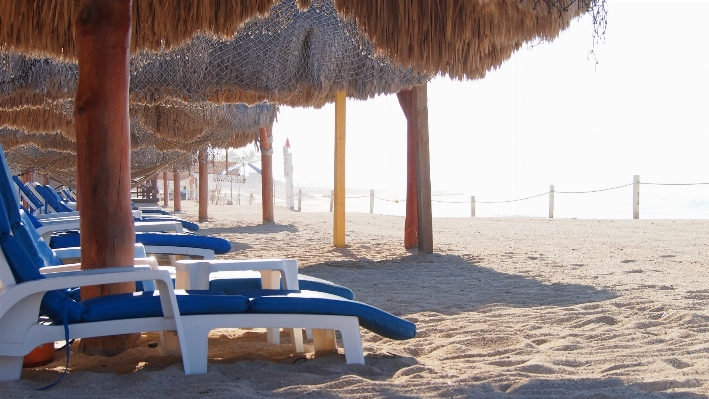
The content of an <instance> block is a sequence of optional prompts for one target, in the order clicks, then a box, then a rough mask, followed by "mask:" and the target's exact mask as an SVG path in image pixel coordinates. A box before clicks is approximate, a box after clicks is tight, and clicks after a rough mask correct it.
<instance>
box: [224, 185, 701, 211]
mask: <svg viewBox="0 0 709 399" xmlns="http://www.w3.org/2000/svg"><path fill="white" fill-rule="evenodd" d="M641 185H652V186H699V185H709V183H703V182H702V183H657V182H641V181H640V176H639V175H635V176H633V183H628V184H623V185H620V186H615V187H609V188H602V189H595V190H586V191H557V190H555V189H554V186H553V185H551V186H549V190H548V191H545V192H543V193H539V194H536V195H531V196H528V197H524V198H516V199H509V200H500V201H478V200H476V197H475V196H471V197H470V200H469V201H448V200H441V199H431V202H436V203H442V204H468V203H469V204H470V216H471V217H475V211H476V205H477V204H485V205H494V204H505V203H513V202H519V201H526V200H530V199H533V198H538V197H542V196H548V197H549V218H553V217H554V196H555V195H556V194H592V193H599V192H605V191H611V190H618V189H621V188H626V187H631V186H632V190H633V219H639V218H640V186H641ZM273 192H274V196H273V197H274V201H275V200H276V199H280V200H287V199H289V198H297V207H294V208H293V210H297V211H301V202H302V196H303V190H302V189H299V190H298V192H297V193H296V194H293V195H292V196H278V195H276V194H275V193H276V190H275V189H274V191H273ZM225 197H226V195H225ZM234 197H236V200H234V201H233V202H234V203H237V202H238V203H241V200H242V198H245V199H248V203H249V205H251V204H254V203H256V200H255V197H254V195H253V194H248V195H247V194H245V193H240V194H239V195H234ZM323 198H327V196H324V197H323ZM345 198H346V199H363V198H369V200H370V201H369V205H370V206H369V213H371V214H373V213H374V205H375V200H379V201H384V202H388V203H395V204H398V203H405V202H406V199H405V198H403V199H398V198H385V197H382V196H378V195H375V193H374V190H370V193H369V195H346V196H345ZM329 199H330V212H332V211H333V205H334V190H331V191H330V195H329ZM708 200H709V199H708ZM221 202H222V203H223V202H224V200H223V201H221ZM230 202H231V201H230Z"/></svg>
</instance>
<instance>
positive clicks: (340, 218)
mask: <svg viewBox="0 0 709 399" xmlns="http://www.w3.org/2000/svg"><path fill="white" fill-rule="evenodd" d="M346 94H347V93H346V92H344V91H338V92H337V93H335V200H334V202H335V205H334V208H333V223H332V227H333V235H332V242H333V245H334V246H335V247H337V248H344V247H345V126H346V113H347V106H346V103H347V95H346Z"/></svg>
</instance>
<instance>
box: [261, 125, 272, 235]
mask: <svg viewBox="0 0 709 399" xmlns="http://www.w3.org/2000/svg"><path fill="white" fill-rule="evenodd" d="M258 132H259V137H260V138H261V198H262V204H261V206H262V209H263V222H264V223H273V222H275V218H274V215H273V202H274V201H273V195H274V190H273V148H272V146H271V144H272V141H273V136H272V135H271V129H270V128H268V129H267V128H265V127H260V128H258Z"/></svg>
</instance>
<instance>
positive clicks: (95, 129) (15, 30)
mask: <svg viewBox="0 0 709 399" xmlns="http://www.w3.org/2000/svg"><path fill="white" fill-rule="evenodd" d="M271 3H272V1H271V0H193V1H180V2H177V1H173V0H157V1H149V2H145V1H135V2H131V1H130V0H115V1H103V0H81V1H65V0H34V1H22V2H21V1H11V2H2V3H0V43H2V44H3V46H4V47H6V48H9V49H11V50H13V51H21V52H25V53H29V54H36V55H52V56H55V57H57V58H64V59H77V60H78V64H79V76H80V79H79V82H78V84H77V91H76V93H77V94H76V103H75V117H74V123H75V125H76V133H77V158H78V162H77V166H78V183H79V203H80V205H81V206H82V214H83V217H82V220H81V229H82V231H83V232H84V234H82V238H81V239H82V249H83V250H82V267H83V268H103V267H112V266H121V265H128V264H132V263H133V261H132V258H133V244H132V243H133V241H134V234H135V231H134V227H133V220H132V215H131V212H130V209H131V203H130V178H129V170H130V136H129V116H128V80H129V74H128V65H129V50H130V47H131V44H132V46H133V47H134V48H151V47H152V48H162V46H171V45H174V44H177V43H179V42H180V41H182V40H184V39H186V38H189V37H191V36H193V35H194V34H195V33H196V32H197V31H203V32H206V33H216V34H226V35H231V34H233V33H234V32H235V31H236V29H237V28H238V27H239V26H240V25H241V24H242V23H243V22H244V21H245V20H246V19H248V18H250V17H252V16H254V15H255V14H257V13H259V12H266V11H268V8H269V7H270V6H271ZM178 21H179V22H178ZM131 30H132V31H133V34H132V35H131ZM82 204H83V205H82ZM98 220H101V221H102V223H94V221H98ZM129 290H131V289H130V284H123V285H122V286H118V287H115V286H114V287H109V286H106V287H95V288H90V289H88V290H84V292H82V296H83V297H86V298H90V297H94V296H97V295H102V294H105V293H114V292H124V291H129ZM135 339H137V338H136V337H134V338H133V340H135ZM103 341H104V342H106V345H103V344H99V345H96V346H95V347H94V349H95V352H96V353H103V354H109V353H117V352H120V351H121V350H122V349H123V348H125V347H129V346H131V345H132V344H133V342H134V341H130V340H128V341H123V339H122V338H121V339H120V341H113V342H111V343H109V341H108V340H103ZM89 351H93V350H89Z"/></svg>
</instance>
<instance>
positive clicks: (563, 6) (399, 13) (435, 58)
mask: <svg viewBox="0 0 709 399" xmlns="http://www.w3.org/2000/svg"><path fill="white" fill-rule="evenodd" d="M298 2H299V4H300V6H301V7H302V8H307V7H308V6H309V5H310V0H298ZM335 6H336V7H337V10H338V12H340V14H342V15H343V16H346V17H352V18H354V19H355V20H356V21H357V24H358V25H359V26H360V28H361V29H362V31H363V32H364V33H365V34H366V35H367V36H368V37H369V38H370V39H372V41H373V42H374V43H375V45H376V47H377V49H379V50H380V51H382V52H383V53H385V54H387V55H388V56H390V57H391V58H392V59H393V60H395V61H397V62H400V63H401V64H403V65H407V66H408V65H412V66H414V68H415V69H416V70H419V71H422V72H428V73H433V74H437V73H441V74H445V75H449V76H450V77H452V78H456V79H477V78H481V77H484V76H485V73H486V72H487V71H489V70H491V69H496V68H498V67H499V66H500V65H502V63H503V62H504V61H505V60H507V59H508V58H509V57H510V56H511V55H512V53H514V52H515V51H517V50H518V49H519V48H521V47H522V45H523V44H524V43H527V42H534V41H551V40H553V39H555V38H556V37H557V36H558V35H559V33H560V32H561V31H562V30H564V29H566V28H567V27H568V26H569V24H570V22H571V21H572V20H574V19H575V18H577V17H579V16H580V15H582V14H583V13H588V14H590V15H591V16H592V18H593V22H594V32H593V34H594V36H595V37H596V38H599V37H602V36H603V35H604V34H605V26H606V1H605V0H435V1H430V0H389V1H359V0H335ZM375 16H376V17H375Z"/></svg>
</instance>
